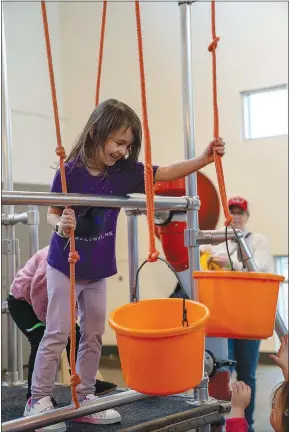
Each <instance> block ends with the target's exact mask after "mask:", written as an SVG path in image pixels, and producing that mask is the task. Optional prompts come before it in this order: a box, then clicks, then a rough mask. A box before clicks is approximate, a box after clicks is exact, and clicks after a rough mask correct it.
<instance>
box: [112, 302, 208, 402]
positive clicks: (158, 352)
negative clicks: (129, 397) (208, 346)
mask: <svg viewBox="0 0 289 432" xmlns="http://www.w3.org/2000/svg"><path fill="white" fill-rule="evenodd" d="M185 304H186V309H187V317H188V323H189V326H188V327H183V326H182V311H183V300H182V299H153V300H143V301H139V302H137V303H130V304H127V305H124V306H122V307H120V308H118V309H116V310H115V311H114V312H112V314H111V316H110V318H109V324H110V326H111V327H112V328H113V329H114V330H115V332H116V337H117V343H118V349H119V356H120V361H121V367H122V373H123V377H124V380H125V382H126V384H127V386H128V387H129V388H131V389H133V390H136V391H138V392H141V393H145V394H149V395H154V396H166V395H170V394H174V393H181V392H183V391H186V390H189V389H191V388H193V387H195V386H196V385H198V384H199V383H200V382H201V380H202V378H203V371H204V349H205V330H206V324H207V320H208V318H209V310H208V308H206V306H204V305H202V304H200V303H197V302H194V301H191V300H186V302H185Z"/></svg>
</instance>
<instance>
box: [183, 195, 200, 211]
mask: <svg viewBox="0 0 289 432" xmlns="http://www.w3.org/2000/svg"><path fill="white" fill-rule="evenodd" d="M182 198H185V199H186V200H187V203H188V205H187V210H200V208H201V201H200V198H199V196H198V195H196V196H193V197H190V196H185V197H182Z"/></svg>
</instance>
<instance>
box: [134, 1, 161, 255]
mask: <svg viewBox="0 0 289 432" xmlns="http://www.w3.org/2000/svg"><path fill="white" fill-rule="evenodd" d="M135 15H136V28H137V43H138V55H139V69H140V84H141V99H142V115H143V129H144V143H145V173H144V176H145V192H146V205H147V220H148V228H149V256H148V258H147V260H148V261H150V262H153V261H156V260H157V259H158V256H159V252H158V251H157V250H156V242H155V232H154V209H155V203H154V178H153V168H152V161H151V159H152V157H151V139H150V131H149V124H148V114H147V101H146V85H145V72H144V59H143V45H142V31H141V17H140V6H139V1H135Z"/></svg>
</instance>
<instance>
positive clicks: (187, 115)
mask: <svg viewBox="0 0 289 432" xmlns="http://www.w3.org/2000/svg"><path fill="white" fill-rule="evenodd" d="M190 4H191V2H188V1H187V2H180V3H179V5H180V17H181V56H182V89H183V96H182V97H183V123H184V143H185V158H186V159H192V158H194V157H195V127H194V106H193V84H192V79H193V73H192V42H191V41H192V33H191V28H192V27H191V7H190ZM186 194H187V195H188V196H191V197H193V196H197V195H198V194H197V175H196V173H194V174H191V175H190V176H188V177H187V178H186ZM198 229H199V221H198V209H192V210H189V211H188V212H187V233H188V234H189V235H188V237H187V238H188V240H189V241H188V242H187V244H186V245H187V246H188V254H189V270H190V272H189V275H190V284H191V293H192V294H191V298H192V299H193V300H197V299H198V292H197V283H196V281H195V280H194V279H193V278H192V273H193V271H194V270H199V269H200V252H199V246H198V245H197V244H196V245H195V246H193V235H194V234H195V235H196V234H197V231H198Z"/></svg>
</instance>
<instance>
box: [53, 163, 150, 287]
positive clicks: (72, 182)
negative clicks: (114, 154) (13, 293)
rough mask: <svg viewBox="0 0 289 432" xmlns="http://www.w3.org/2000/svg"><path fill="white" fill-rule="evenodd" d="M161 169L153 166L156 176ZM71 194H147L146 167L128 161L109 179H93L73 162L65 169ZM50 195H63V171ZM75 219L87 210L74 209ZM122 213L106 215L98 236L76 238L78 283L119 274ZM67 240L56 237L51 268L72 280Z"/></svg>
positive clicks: (114, 210) (107, 211)
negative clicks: (117, 254)
mask: <svg viewBox="0 0 289 432" xmlns="http://www.w3.org/2000/svg"><path fill="white" fill-rule="evenodd" d="M157 169H158V167H157V166H154V167H153V171H154V176H155V174H156V171H157ZM65 172H66V180H67V190H68V193H79V194H86V195H89V194H92V195H110V194H112V195H119V196H125V195H128V194H132V193H144V192H145V186H144V165H143V164H142V163H141V162H136V163H134V164H133V165H128V163H127V162H126V161H122V162H121V163H117V164H115V165H114V166H113V167H109V168H108V171H107V174H106V175H101V176H92V175H91V174H89V172H88V171H87V169H86V167H85V166H84V165H82V164H77V163H75V161H70V162H68V163H67V164H66V165H65ZM51 192H57V193H59V192H62V189H61V178H60V171H59V170H58V171H57V172H56V175H55V177H54V180H53V183H52V187H51ZM73 209H74V211H75V216H76V217H77V216H79V215H81V214H83V213H84V212H85V210H87V207H80V206H78V207H73ZM119 212H120V209H117V208H111V209H105V211H104V226H103V227H102V229H101V231H100V233H99V234H98V236H95V235H93V234H92V235H91V236H89V237H75V248H76V250H77V252H78V253H79V256H80V260H79V261H77V263H76V265H75V274H76V280H88V281H90V280H96V279H102V278H107V277H110V276H113V275H114V274H116V273H117V267H116V257H115V240H116V226H117V218H118V215H119ZM68 254H69V244H68V239H66V238H61V237H59V236H58V235H57V234H56V233H53V235H52V238H51V241H50V247H49V252H48V257H47V262H48V264H49V265H50V266H51V267H53V268H55V269H57V270H59V271H61V272H62V273H64V274H65V275H67V276H69V263H68Z"/></svg>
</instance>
